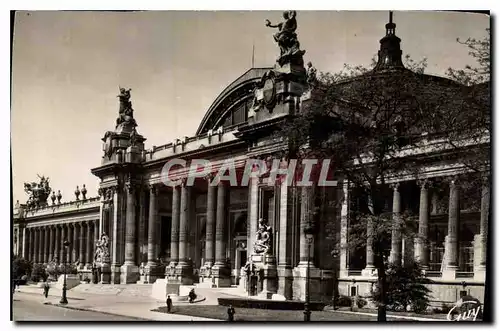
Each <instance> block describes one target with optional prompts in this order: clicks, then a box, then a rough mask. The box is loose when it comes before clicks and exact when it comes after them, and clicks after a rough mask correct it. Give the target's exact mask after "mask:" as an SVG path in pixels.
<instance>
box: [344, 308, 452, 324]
mask: <svg viewBox="0 0 500 331" xmlns="http://www.w3.org/2000/svg"><path fill="white" fill-rule="evenodd" d="M335 312H336V313H342V314H352V315H366V316H374V317H376V316H377V314H374V313H362V312H355V311H342V310H335ZM386 316H387V317H390V318H399V319H407V320H413V321H425V322H447V321H446V320H443V319H435V318H426V317H414V316H401V315H386Z"/></svg>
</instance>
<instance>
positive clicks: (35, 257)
mask: <svg viewBox="0 0 500 331" xmlns="http://www.w3.org/2000/svg"><path fill="white" fill-rule="evenodd" d="M39 232H40V231H39V229H38V227H35V228H33V239H34V240H33V249H32V252H33V263H38V261H40V260H39V259H38V252H39V249H40V244H39V240H38V239H39Z"/></svg>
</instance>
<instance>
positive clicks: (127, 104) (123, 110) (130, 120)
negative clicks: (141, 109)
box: [116, 87, 137, 127]
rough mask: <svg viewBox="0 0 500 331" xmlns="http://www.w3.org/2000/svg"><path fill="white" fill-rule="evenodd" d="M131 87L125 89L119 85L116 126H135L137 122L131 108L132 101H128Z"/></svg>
mask: <svg viewBox="0 0 500 331" xmlns="http://www.w3.org/2000/svg"><path fill="white" fill-rule="evenodd" d="M131 90H132V89H125V88H123V87H120V94H119V95H118V98H120V109H119V111H118V113H119V115H118V118H117V119H116V127H118V126H119V125H122V124H123V125H130V126H132V127H136V126H137V123H136V121H135V119H134V109H133V108H132V102H131V101H130V91H131Z"/></svg>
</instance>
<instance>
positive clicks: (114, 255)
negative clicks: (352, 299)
mask: <svg viewBox="0 0 500 331" xmlns="http://www.w3.org/2000/svg"><path fill="white" fill-rule="evenodd" d="M290 17H292V18H293V19H294V15H290V16H289V19H291V18H290ZM394 30H395V25H393V26H391V25H389V27H388V29H387V35H386V36H385V37H384V38H383V39H382V40H381V48H380V51H379V66H385V67H398V66H402V61H401V50H400V40H399V38H397V37H396V36H395V31H394ZM276 38H277V39H278V40H277V41H278V42H279V38H280V37H279V36H277V37H276ZM295 42H296V40H295ZM290 45H291V46H290ZM287 52H288V53H287ZM303 54H304V52H303V51H300V49H299V46H298V42H297V43H296V44H293V42H292V43H290V44H288V49H285V51H284V53H283V50H282V54H281V55H280V58H279V60H278V62H279V63H278V64H276V65H275V66H274V67H270V68H251V69H249V70H248V71H247V72H245V73H244V74H242V75H241V76H240V77H239V78H237V79H236V80H235V81H234V82H232V83H231V84H229V85H228V86H227V87H226V88H225V89H224V90H223V91H222V92H221V93H220V95H219V96H218V97H217V98H216V99H215V100H214V102H213V103H212V105H211V106H210V108H209V109H208V110H207V112H206V114H205V116H204V118H203V119H202V120H201V123H200V125H199V128H198V130H197V131H196V134H195V135H194V136H191V137H187V136H186V137H182V138H180V139H176V140H175V141H173V142H170V143H167V144H165V145H162V146H153V147H152V148H150V149H146V148H145V145H144V142H145V140H146V138H145V137H144V136H142V135H140V134H139V133H138V132H137V131H136V126H137V124H136V123H135V120H134V118H133V111H132V107H131V103H130V100H129V99H130V92H129V91H127V90H125V89H122V90H121V98H120V100H121V102H120V111H119V114H120V115H119V118H118V120H117V123H116V126H115V129H114V130H113V131H108V132H106V133H105V135H104V138H103V139H102V140H103V144H102V146H103V156H102V159H101V164H100V166H98V167H96V168H94V169H92V170H91V171H92V173H93V174H94V175H95V176H97V177H98V178H99V179H100V189H99V197H95V198H87V197H85V196H83V199H79V194H80V190H77V192H76V194H77V195H76V200H74V201H71V202H68V203H60V202H59V200H60V197H59V198H58V197H57V196H56V195H55V194H53V198H52V204H46V205H44V204H43V203H42V205H40V206H35V205H23V204H21V205H17V206H16V208H15V211H14V238H15V245H14V251H15V254H18V255H22V256H23V257H25V258H27V259H30V260H32V261H33V262H34V263H48V262H49V261H52V260H57V261H59V262H61V261H62V256H63V254H66V257H67V261H70V262H79V265H78V268H79V270H80V271H81V272H82V273H87V272H90V270H91V267H92V263H93V262H94V258H95V255H96V243H98V242H99V238H101V237H102V236H103V234H106V235H107V236H108V237H109V258H106V259H104V260H102V261H101V266H102V270H101V271H102V274H101V279H100V281H101V282H102V283H112V284H117V283H121V284H124V283H127V284H129V283H136V282H142V283H155V282H156V283H157V284H163V285H161V286H166V285H167V284H175V283H179V284H184V285H191V284H193V283H197V284H199V285H198V286H209V287H227V286H235V285H237V286H240V287H242V288H246V287H247V280H248V279H247V278H246V273H245V272H244V270H245V264H246V263H247V261H249V260H250V261H251V256H252V255H253V254H254V251H255V250H254V243H255V238H256V235H257V232H258V220H259V219H260V218H262V219H265V220H266V221H267V223H268V224H269V226H270V227H271V229H272V236H271V238H272V243H271V245H270V247H271V251H270V254H271V255H272V256H274V258H275V262H274V261H273V262H272V263H274V266H273V267H272V268H271V269H269V270H264V276H263V277H264V278H265V279H269V280H270V281H269V282H266V283H265V285H264V288H259V289H258V291H261V290H262V291H265V292H269V293H271V294H272V293H276V294H279V295H282V296H284V297H285V298H287V299H304V298H305V290H306V269H307V265H308V264H307V263H308V254H307V251H308V250H307V249H308V247H309V246H308V245H309V243H308V241H307V240H306V236H305V234H304V231H305V228H306V226H307V224H308V222H309V221H310V220H309V217H308V215H309V210H310V209H311V208H312V207H311V205H312V203H313V202H312V201H313V199H314V196H313V195H315V196H318V195H321V196H323V197H324V199H322V201H323V202H322V204H321V206H320V214H321V217H319V218H318V221H317V224H316V225H315V226H316V228H317V229H318V230H319V231H316V234H315V235H314V240H313V242H312V244H311V246H310V248H311V253H310V256H311V257H312V259H311V269H310V280H311V287H310V291H311V292H310V294H311V296H312V298H313V299H325V300H328V299H331V297H332V294H333V291H334V289H333V288H334V284H338V291H339V293H340V294H342V295H353V294H356V295H361V296H369V295H370V290H371V288H372V285H373V283H374V282H375V281H376V275H375V273H374V266H373V253H372V251H371V250H366V249H364V250H361V251H352V250H349V249H347V248H346V245H345V244H346V243H347V241H348V240H349V238H348V235H347V233H348V227H349V226H350V224H351V220H350V217H349V215H350V213H351V211H352V210H353V209H356V208H359V204H358V202H359V201H358V200H357V197H356V195H355V191H354V190H353V189H352V188H351V187H350V185H349V182H347V181H342V180H339V181H338V185H337V186H334V187H318V188H317V189H313V188H311V187H294V186H287V185H285V184H284V183H283V184H277V185H271V186H270V185H267V182H266V180H265V177H266V176H268V175H269V174H267V175H263V176H261V177H259V178H258V179H257V180H251V181H250V182H249V185H240V184H241V183H238V184H239V185H238V186H234V185H229V183H228V182H225V181H221V182H220V183H218V184H217V185H209V181H210V180H212V178H213V174H210V175H208V176H205V177H198V178H195V179H194V182H192V183H191V184H193V185H189V184H188V181H186V178H187V177H188V167H177V168H172V169H171V171H170V174H169V176H170V177H169V178H170V179H171V180H176V179H181V180H180V181H179V182H178V183H177V184H178V185H176V186H173V187H172V186H167V185H164V181H165V176H164V170H165V169H164V165H165V164H166V163H167V162H168V161H170V160H173V159H182V160H185V161H187V164H188V165H189V161H190V160H193V159H205V160H209V161H211V164H212V172H213V173H216V172H217V171H218V170H219V168H220V167H221V166H223V165H224V164H225V160H227V159H231V160H232V162H233V165H234V167H235V168H236V171H237V172H238V173H239V174H240V173H241V172H243V171H244V166H245V162H246V160H248V159H262V160H265V159H266V158H267V157H268V156H269V155H273V153H274V152H276V151H278V150H281V149H283V148H284V145H283V144H282V143H280V142H276V140H275V139H272V138H274V137H271V136H270V132H271V131H272V130H273V129H274V128H276V127H278V126H279V125H280V123H281V121H282V120H283V119H284V118H285V117H286V116H288V115H290V114H294V113H296V112H300V111H301V109H302V106H303V104H304V103H305V102H307V100H308V98H309V97H310V95H311V89H310V85H309V84H308V79H307V77H308V72H307V71H306V69H305V68H304V65H303V60H302V56H303ZM309 77H310V76H309ZM138 111H143V110H138ZM485 144H486V145H487V144H489V140H486V141H485ZM437 146H439V147H437ZM433 148H437V151H436V150H434V151H433V153H429V150H432V149H433ZM406 152H407V153H413V154H419V153H420V154H422V156H423V157H428V159H429V161H428V165H427V167H426V169H425V171H424V172H423V173H424V175H423V176H420V177H419V180H418V181H417V180H416V179H415V178H412V177H411V176H408V177H407V178H402V177H398V178H397V180H394V183H392V184H394V185H393V196H391V197H390V201H391V203H389V206H390V208H392V210H393V211H396V212H401V211H402V210H414V211H415V214H416V215H418V224H419V229H420V231H421V232H420V233H421V234H423V235H424V236H425V237H426V238H427V240H428V242H429V243H430V244H429V245H419V244H418V243H417V245H414V243H410V242H403V243H401V242H400V243H396V244H395V245H393V246H392V252H391V256H395V257H396V259H400V260H402V261H410V260H413V259H414V258H417V259H418V260H419V261H420V262H421V263H422V264H423V265H424V267H425V268H426V270H427V275H428V277H429V278H430V279H431V280H432V281H433V283H432V284H431V285H429V286H430V287H431V288H432V290H433V296H434V300H435V301H446V302H455V301H456V300H457V299H458V298H459V296H460V291H463V290H466V291H468V292H469V293H470V294H472V295H474V296H476V297H478V298H480V300H482V298H483V296H484V283H485V266H486V235H487V219H488V203H489V198H488V194H489V193H488V188H487V186H485V193H486V194H484V195H483V197H482V199H483V201H482V203H481V206H482V207H481V209H480V210H472V211H469V210H465V209H463V208H462V209H461V208H460V206H461V204H460V203H459V202H460V199H461V197H460V189H459V187H460V182H457V181H456V176H457V175H459V174H460V173H461V172H464V171H465V170H464V169H463V168H461V167H457V166H456V164H455V163H454V162H451V161H450V162H446V163H443V162H441V161H439V162H438V161H434V158H433V157H431V156H428V155H431V154H432V155H435V153H445V152H446V151H445V150H443V147H442V145H441V144H439V143H438V142H435V141H432V139H430V140H429V141H428V142H427V144H426V145H425V148H423V149H410V150H408V151H406ZM431 182H439V183H440V186H439V187H440V190H437V189H435V187H436V186H432V187H431V186H430V185H429V184H430V183H431ZM443 185H445V186H443ZM446 185H447V186H446ZM443 187H446V189H445V190H443ZM443 192H444V193H443ZM56 199H57V200H58V201H57V202H56ZM478 199H481V197H478ZM65 239H67V240H68V241H70V242H71V243H72V245H71V246H70V249H69V250H68V251H67V252H65V251H64V249H63V247H62V242H63V241H64V240H65ZM339 245H340V246H339ZM334 247H341V250H340V252H339V254H338V256H333V257H332V255H331V252H332V250H333V248H334Z"/></svg>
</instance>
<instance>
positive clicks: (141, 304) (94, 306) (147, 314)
mask: <svg viewBox="0 0 500 331" xmlns="http://www.w3.org/2000/svg"><path fill="white" fill-rule="evenodd" d="M19 296H22V297H23V299H24V300H29V299H30V298H32V299H31V300H32V301H35V302H38V304H44V305H46V306H47V305H50V306H53V307H56V308H58V309H66V310H74V311H77V310H79V311H88V312H95V313H102V314H108V315H113V316H122V317H126V318H133V319H135V320H137V319H141V320H148V321H189V322H191V321H196V322H197V321H203V322H205V321H218V320H215V319H210V318H202V317H194V316H186V315H177V314H165V313H159V312H153V311H151V310H152V309H155V308H158V307H160V306H165V303H162V302H158V301H156V300H155V299H152V298H149V297H146V296H142V295H135V296H134V295H121V296H120V295H109V294H108V295H98V294H94V293H92V294H89V293H79V292H78V291H76V290H75V289H71V290H68V291H67V299H68V303H67V304H65V305H61V304H60V303H59V301H60V299H61V291H60V290H57V289H51V290H50V291H49V296H48V298H47V299H45V298H44V297H43V295H42V291H41V289H40V288H38V287H35V286H20V288H19V289H18V290H16V292H15V294H14V300H16V299H17V298H18V297H19ZM14 302H15V301H14ZM181 304H186V305H189V303H187V302H186V303H176V305H181Z"/></svg>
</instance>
